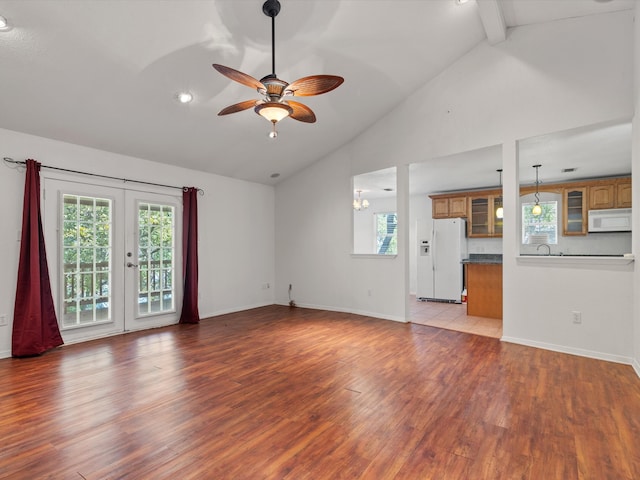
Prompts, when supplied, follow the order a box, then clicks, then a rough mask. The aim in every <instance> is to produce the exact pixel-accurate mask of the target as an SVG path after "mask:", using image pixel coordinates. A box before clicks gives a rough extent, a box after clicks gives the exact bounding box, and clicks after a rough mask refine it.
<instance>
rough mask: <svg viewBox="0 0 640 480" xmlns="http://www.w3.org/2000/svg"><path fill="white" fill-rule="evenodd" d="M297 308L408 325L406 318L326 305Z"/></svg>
mask: <svg viewBox="0 0 640 480" xmlns="http://www.w3.org/2000/svg"><path fill="white" fill-rule="evenodd" d="M277 305H288V303H287V304H283V303H279V304H277ZM296 306H297V307H301V308H311V309H313V310H326V311H328V312H340V313H352V314H354V315H362V316H363V317H373V318H379V319H381V320H392V321H394V322H402V323H407V321H406V320H405V318H404V317H398V316H396V315H381V314H380V313H377V312H367V311H365V310H353V309H350V308H338V307H328V306H326V305H315V304H311V303H302V304H300V303H296Z"/></svg>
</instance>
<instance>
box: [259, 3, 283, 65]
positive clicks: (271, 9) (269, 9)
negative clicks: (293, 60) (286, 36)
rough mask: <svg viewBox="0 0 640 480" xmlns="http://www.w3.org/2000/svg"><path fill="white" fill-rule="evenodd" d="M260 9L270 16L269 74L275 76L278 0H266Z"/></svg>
mask: <svg viewBox="0 0 640 480" xmlns="http://www.w3.org/2000/svg"><path fill="white" fill-rule="evenodd" d="M262 11H263V12H264V14H265V15H266V16H267V17H271V74H272V75H273V76H274V77H275V76H276V16H277V15H278V13H280V2H279V1H278V0H267V1H266V2H264V4H263V5H262Z"/></svg>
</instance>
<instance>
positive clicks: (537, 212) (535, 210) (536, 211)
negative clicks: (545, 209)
mask: <svg viewBox="0 0 640 480" xmlns="http://www.w3.org/2000/svg"><path fill="white" fill-rule="evenodd" d="M541 166H542V165H540V164H538V165H534V166H533V168H535V169H536V204H535V205H534V206H533V208H532V209H531V215H534V216H536V217H538V216H540V214H541V213H542V207H541V206H540V195H539V194H538V185H539V184H540V181H539V180H538V169H539V168H540V167H541Z"/></svg>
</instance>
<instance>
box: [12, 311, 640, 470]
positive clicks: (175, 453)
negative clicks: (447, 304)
mask: <svg viewBox="0 0 640 480" xmlns="http://www.w3.org/2000/svg"><path fill="white" fill-rule="evenodd" d="M0 378H1V379H2V387H3V388H2V390H1V391H0V439H1V445H2V448H1V449H0V478H3V479H4V478H11V479H28V480H35V479H44V478H47V479H86V480H96V479H136V480H138V479H154V480H158V479H181V480H183V479H252V480H254V479H295V480H299V479H314V480H321V479H341V478H351V479H374V480H379V479H421V480H422V479H455V480H457V479H474V480H476V479H491V480H495V479H532V480H533V479H535V480H538V479H545V480H546V479H562V480H567V479H581V480H582V479H594V480H596V479H597V480H604V479H615V480H620V479H638V478H640V449H639V448H638V445H640V380H639V379H638V377H637V376H636V374H635V372H634V371H633V369H632V368H631V367H630V366H627V365H619V364H614V363H607V362H603V361H598V360H591V359H586V358H581V357H575V356H570V355H565V354H560V353H555V352H549V351H544V350H538V349H534V348H529V347H524V346H520V345H513V344H509V343H501V342H500V341H499V340H496V339H493V338H488V337H481V336H477V335H469V334H465V333H460V332H454V331H450V330H444V329H438V328H434V327H429V326H423V325H415V324H410V323H408V324H403V323H397V322H392V321H385V320H377V319H373V318H367V317H360V316H356V315H349V314H344V313H335V312H325V311H314V310H307V309H302V308H294V309H290V308H288V307H279V306H271V307H264V308H259V309H254V310H250V311H247V312H241V313H237V314H230V315H224V316H220V317H216V318H213V319H208V320H203V321H202V322H201V323H200V325H182V326H173V327H167V328H162V329H157V330H152V331H147V332H138V333H131V334H127V335H122V336H118V337H111V338H108V339H102V340H97V341H93V342H88V343H84V344H76V345H69V346H65V347H62V348H59V349H56V350H54V351H51V352H48V353H46V354H44V355H43V356H41V357H36V358H28V359H4V360H0Z"/></svg>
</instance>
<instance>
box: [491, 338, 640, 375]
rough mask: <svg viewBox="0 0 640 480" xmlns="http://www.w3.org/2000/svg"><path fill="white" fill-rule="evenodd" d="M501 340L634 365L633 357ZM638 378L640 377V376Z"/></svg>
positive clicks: (637, 370)
mask: <svg viewBox="0 0 640 480" xmlns="http://www.w3.org/2000/svg"><path fill="white" fill-rule="evenodd" d="M500 340H502V341H503V342H509V343H517V344H518V345H526V346H527V347H535V348H542V349H543V350H551V351H553V352H560V353H568V354H570V355H577V356H579V357H587V358H594V359H596V360H605V361H607V362H614V363H623V364H625V365H633V363H634V362H633V359H632V358H631V357H625V356H622V355H613V354H610V353H604V352H596V351H593V350H584V349H582V348H574V347H567V346H564V345H555V344H553V343H545V342H537V341H534V340H527V339H525V338H515V337H506V336H503V337H502V338H501V339H500ZM636 365H637V362H636ZM638 366H639V367H640V365H638ZM634 368H635V370H636V373H638V372H639V371H640V369H638V368H636V367H635V366H634ZM638 376H640V374H639V375H638Z"/></svg>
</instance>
